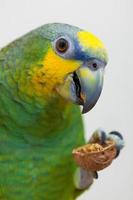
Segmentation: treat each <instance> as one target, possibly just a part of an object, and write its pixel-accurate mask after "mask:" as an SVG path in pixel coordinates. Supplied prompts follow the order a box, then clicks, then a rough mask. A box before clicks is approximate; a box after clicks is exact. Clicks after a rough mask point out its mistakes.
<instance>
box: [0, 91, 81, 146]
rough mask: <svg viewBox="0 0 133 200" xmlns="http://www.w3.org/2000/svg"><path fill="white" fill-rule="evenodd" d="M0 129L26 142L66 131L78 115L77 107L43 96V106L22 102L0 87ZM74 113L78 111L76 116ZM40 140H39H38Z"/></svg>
mask: <svg viewBox="0 0 133 200" xmlns="http://www.w3.org/2000/svg"><path fill="white" fill-rule="evenodd" d="M0 104H1V111H0V118H1V119H0V132H4V133H6V134H10V135H12V136H13V135H14V136H16V137H20V138H21V139H23V138H24V139H25V140H28V141H33V140H34V141H41V142H43V140H45V139H49V138H52V137H53V136H55V135H56V136H58V135H60V134H62V132H63V131H64V130H66V131H67V130H68V131H69V128H70V126H71V125H72V122H73V123H74V121H75V119H76V118H77V119H78V118H79V114H80V111H79V107H78V106H77V105H73V104H72V103H70V102H67V101H65V100H64V99H63V98H61V97H54V98H51V99H47V100H46V101H45V103H44V105H39V104H37V102H34V103H31V104H29V103H26V102H24V101H23V100H20V99H17V98H15V97H12V96H11V95H10V94H9V91H6V90H4V89H3V88H1V98H0ZM77 112H78V113H79V114H78V115H77ZM39 143H40V142H39Z"/></svg>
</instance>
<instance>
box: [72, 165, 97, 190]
mask: <svg viewBox="0 0 133 200" xmlns="http://www.w3.org/2000/svg"><path fill="white" fill-rule="evenodd" d="M94 178H95V179H97V178H98V174H97V172H91V171H87V170H85V169H83V168H81V167H79V168H77V170H76V172H75V174H74V184H75V187H76V189H79V190H85V189H88V188H89V187H90V186H91V185H92V183H93V180H94Z"/></svg>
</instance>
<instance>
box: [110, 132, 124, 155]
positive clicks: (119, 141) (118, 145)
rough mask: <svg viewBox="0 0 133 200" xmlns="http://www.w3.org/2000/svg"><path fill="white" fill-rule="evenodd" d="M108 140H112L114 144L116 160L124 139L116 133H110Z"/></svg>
mask: <svg viewBox="0 0 133 200" xmlns="http://www.w3.org/2000/svg"><path fill="white" fill-rule="evenodd" d="M108 139H111V140H114V141H115V143H116V150H117V153H116V157H115V158H117V157H118V156H119V154H120V151H121V149H122V148H123V147H124V139H123V136H122V135H121V133H119V132H117V131H112V132H110V133H109V134H108Z"/></svg>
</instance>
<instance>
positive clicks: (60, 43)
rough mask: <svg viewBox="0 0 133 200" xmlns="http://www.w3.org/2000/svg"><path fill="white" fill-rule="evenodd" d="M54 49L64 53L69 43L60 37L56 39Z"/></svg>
mask: <svg viewBox="0 0 133 200" xmlns="http://www.w3.org/2000/svg"><path fill="white" fill-rule="evenodd" d="M55 46H56V50H57V51H58V52H59V53H65V52H66V51H67V50H68V48H69V43H68V41H67V40H66V39H64V38H60V39H58V40H57V41H56V45H55Z"/></svg>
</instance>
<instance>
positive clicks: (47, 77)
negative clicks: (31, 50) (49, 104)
mask: <svg viewBox="0 0 133 200" xmlns="http://www.w3.org/2000/svg"><path fill="white" fill-rule="evenodd" d="M42 64H43V67H41V68H38V67H35V68H34V73H33V74H34V75H33V78H32V83H33V84H34V88H35V90H36V92H37V93H38V95H41V94H44V93H45V94H48V93H50V92H51V90H53V89H54V88H55V87H56V86H57V85H58V84H62V83H63V82H64V78H65V76H67V75H68V74H69V73H71V72H73V71H75V70H76V69H77V68H78V67H79V66H80V64H81V62H80V61H76V60H68V59H64V58H62V57H60V56H59V55H57V54H56V53H55V52H54V51H53V49H51V48H50V49H49V50H48V53H47V55H45V58H44V60H43V63H42Z"/></svg>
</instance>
